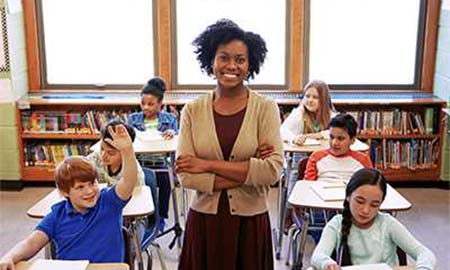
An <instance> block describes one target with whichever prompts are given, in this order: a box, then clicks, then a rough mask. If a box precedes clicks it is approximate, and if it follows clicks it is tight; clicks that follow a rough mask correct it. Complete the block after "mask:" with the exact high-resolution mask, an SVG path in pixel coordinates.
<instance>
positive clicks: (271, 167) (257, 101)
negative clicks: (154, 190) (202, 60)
mask: <svg viewBox="0 0 450 270" xmlns="http://www.w3.org/2000/svg"><path fill="white" fill-rule="evenodd" d="M213 94H214V93H213V92H212V93H209V94H208V95H205V96H202V97H200V98H198V99H196V100H194V101H192V102H190V103H188V104H186V105H185V106H184V108H183V110H182V113H181V120H180V137H179V142H178V148H177V156H179V155H182V154H190V155H194V156H197V157H199V158H202V159H209V160H223V156H222V151H221V148H220V145H219V140H218V138H217V135H216V128H215V124H214V115H213ZM279 131H280V114H279V111H278V106H277V104H276V103H275V102H274V101H273V100H271V99H268V98H266V97H263V96H261V95H258V94H257V93H255V92H253V91H251V90H250V91H249V99H248V104H247V109H246V112H245V116H244V120H243V122H242V126H241V129H240V131H239V134H238V137H237V139H236V142H235V144H234V146H233V150H232V151H231V155H230V161H247V160H250V166H249V171H248V174H247V179H246V180H245V183H244V184H243V185H242V186H240V187H237V188H233V189H228V190H226V192H227V195H228V200H229V203H230V212H231V214H232V215H240V216H254V215H257V214H261V213H264V212H267V210H268V207H267V198H268V192H269V185H271V184H273V183H275V182H276V181H277V180H278V178H279V176H280V174H281V170H282V167H283V144H282V142H281V138H280V132H279ZM263 143H267V144H269V145H273V146H274V147H275V152H274V153H273V154H272V155H271V156H270V157H269V158H267V159H265V160H262V159H258V158H255V154H256V151H257V149H258V147H259V146H260V145H262V144H263ZM178 178H179V180H180V182H181V185H182V186H183V187H185V188H188V189H193V190H195V191H196V192H195V194H194V193H193V194H194V197H193V198H192V200H191V208H192V209H194V210H196V211H198V212H202V213H206V214H217V208H218V204H219V197H220V194H221V191H217V192H214V191H213V189H214V180H215V174H213V173H201V174H191V173H180V174H178Z"/></svg>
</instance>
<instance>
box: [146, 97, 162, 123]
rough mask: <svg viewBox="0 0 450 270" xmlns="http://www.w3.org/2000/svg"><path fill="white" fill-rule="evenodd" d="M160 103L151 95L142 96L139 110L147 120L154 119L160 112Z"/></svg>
mask: <svg viewBox="0 0 450 270" xmlns="http://www.w3.org/2000/svg"><path fill="white" fill-rule="evenodd" d="M161 106H162V101H158V98H157V97H156V96H154V95H151V94H146V95H143V96H142V98H141V109H142V112H143V113H144V115H145V118H147V119H154V118H155V117H156V116H157V114H158V112H159V111H160V110H161Z"/></svg>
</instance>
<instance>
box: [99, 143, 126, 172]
mask: <svg viewBox="0 0 450 270" xmlns="http://www.w3.org/2000/svg"><path fill="white" fill-rule="evenodd" d="M100 154H101V159H102V163H103V165H104V166H109V167H110V168H112V169H116V168H118V167H119V166H120V165H121V164H122V156H121V155H120V151H119V150H117V149H116V148H114V147H112V146H111V145H109V144H107V143H105V142H104V141H102V142H101V144H100Z"/></svg>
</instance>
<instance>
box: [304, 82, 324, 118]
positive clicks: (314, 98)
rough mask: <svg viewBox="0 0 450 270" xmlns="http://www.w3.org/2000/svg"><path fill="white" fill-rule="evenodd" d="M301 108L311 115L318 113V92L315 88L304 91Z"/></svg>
mask: <svg viewBox="0 0 450 270" xmlns="http://www.w3.org/2000/svg"><path fill="white" fill-rule="evenodd" d="M303 106H305V108H306V109H307V110H308V111H310V112H312V113H317V112H318V111H319V107H320V96H319V91H317V89H316V88H315V87H310V88H308V89H307V90H306V92H305V96H304V97H303Z"/></svg>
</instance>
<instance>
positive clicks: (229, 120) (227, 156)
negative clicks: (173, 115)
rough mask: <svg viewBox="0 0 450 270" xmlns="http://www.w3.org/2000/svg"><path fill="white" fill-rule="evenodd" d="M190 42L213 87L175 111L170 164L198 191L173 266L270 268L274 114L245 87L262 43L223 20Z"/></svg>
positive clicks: (276, 158)
mask: <svg viewBox="0 0 450 270" xmlns="http://www.w3.org/2000/svg"><path fill="white" fill-rule="evenodd" d="M193 44H194V46H195V47H196V51H195V53H196V54H197V60H198V61H199V63H200V67H201V69H202V70H204V71H205V72H206V73H207V74H208V75H210V76H213V77H214V78H215V81H216V88H215V90H214V91H213V92H211V93H210V94H208V95H205V96H202V97H200V98H198V99H197V100H194V101H193V102H191V103H189V104H187V105H186V106H185V107H184V109H183V111H182V115H181V121H180V123H181V128H180V137H179V143H178V149H177V160H176V166H175V169H176V172H177V174H178V177H179V179H180V182H181V184H182V186H183V187H185V188H189V189H194V190H196V191H197V192H196V193H195V197H194V198H193V200H192V204H191V209H190V211H189V215H188V218H187V222H186V233H185V238H184V244H183V250H182V253H181V258H180V265H179V269H204V268H205V267H206V268H207V269H273V257H272V240H271V232H270V221H269V215H268V209H267V205H266V202H267V197H268V191H269V186H270V185H271V184H273V183H274V182H276V181H277V179H278V176H279V174H280V172H281V168H282V165H283V155H282V143H281V139H280V134H279V127H280V118H279V112H278V107H277V105H276V104H275V102H274V101H273V100H270V99H268V98H265V97H263V96H260V95H258V94H257V93H255V92H253V91H252V90H250V89H249V88H248V87H247V86H246V85H244V81H245V80H249V79H252V78H253V77H254V76H255V74H258V73H259V71H260V67H261V65H262V63H263V62H264V58H265V56H266V52H267V49H266V44H265V42H264V40H263V39H262V38H261V37H260V36H259V35H257V34H254V33H252V32H246V31H244V30H242V29H241V28H240V27H239V26H238V25H236V24H235V23H234V22H232V21H230V20H226V19H223V20H220V21H218V22H216V23H215V24H213V25H210V26H208V27H207V28H206V30H205V31H203V32H202V33H201V34H200V35H199V36H198V37H197V38H196V39H195V40H194V43H193ZM194 119H195V121H194ZM211 127H214V128H211Z"/></svg>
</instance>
